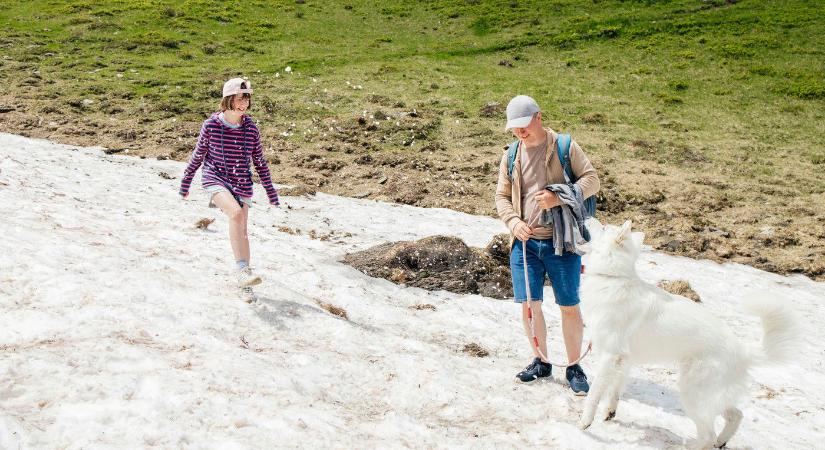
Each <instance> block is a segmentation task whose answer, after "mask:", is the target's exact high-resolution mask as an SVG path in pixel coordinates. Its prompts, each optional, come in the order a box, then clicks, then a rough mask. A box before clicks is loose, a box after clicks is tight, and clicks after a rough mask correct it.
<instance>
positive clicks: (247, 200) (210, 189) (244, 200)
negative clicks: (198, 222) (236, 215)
mask: <svg viewBox="0 0 825 450" xmlns="http://www.w3.org/2000/svg"><path fill="white" fill-rule="evenodd" d="M203 189H204V190H205V191H206V192H207V193H208V194H209V207H210V208H217V206H216V205H215V204H214V203H212V197H214V196H215V194H217V193H218V192H226V193H228V194H229V195H231V196H233V197H235V200H237V201H238V206H241V207H243V205H246V206H248V207H250V208H251V207H252V197H240V196H237V195H235V194H233V193H232V192H230V191H229V189H227V188H225V187H223V186H206V187H205V188H203Z"/></svg>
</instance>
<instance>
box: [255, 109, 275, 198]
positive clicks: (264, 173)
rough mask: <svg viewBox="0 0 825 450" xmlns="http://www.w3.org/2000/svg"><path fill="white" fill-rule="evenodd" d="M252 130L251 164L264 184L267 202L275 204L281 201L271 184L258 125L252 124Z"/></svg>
mask: <svg viewBox="0 0 825 450" xmlns="http://www.w3.org/2000/svg"><path fill="white" fill-rule="evenodd" d="M252 130H253V139H254V142H253V143H252V145H253V147H252V164H254V165H255V171H256V172H258V177H260V178H261V184H263V185H264V189H265V190H266V196H267V197H269V203H270V204H271V205H276V206H277V205H280V204H281V202H280V201H279V199H278V190H277V189H275V186H273V185H272V176H271V175H270V174H269V164H267V162H266V158H264V148H263V145H262V144H261V133H260V132H259V131H258V127H255V126H254V125H253V127H252Z"/></svg>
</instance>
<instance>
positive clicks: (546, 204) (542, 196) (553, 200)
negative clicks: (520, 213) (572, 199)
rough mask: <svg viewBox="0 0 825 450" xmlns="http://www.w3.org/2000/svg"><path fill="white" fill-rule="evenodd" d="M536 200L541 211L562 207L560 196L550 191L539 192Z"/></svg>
mask: <svg viewBox="0 0 825 450" xmlns="http://www.w3.org/2000/svg"><path fill="white" fill-rule="evenodd" d="M535 199H536V204H537V205H539V207H540V208H541V209H550V208H553V207H556V206H559V205H561V200H559V196H558V195H556V193H555V192H550V191H548V190H541V191H539V192H537V193H536V197H535Z"/></svg>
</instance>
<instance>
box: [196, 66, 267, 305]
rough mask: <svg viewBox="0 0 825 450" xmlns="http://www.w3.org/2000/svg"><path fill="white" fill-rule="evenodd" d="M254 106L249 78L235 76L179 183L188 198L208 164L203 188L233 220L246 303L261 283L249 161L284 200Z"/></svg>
mask: <svg viewBox="0 0 825 450" xmlns="http://www.w3.org/2000/svg"><path fill="white" fill-rule="evenodd" d="M251 106H252V86H251V84H250V83H249V81H247V80H244V79H243V78H233V79H231V80H229V81H227V82H226V83H224V85H223V99H222V100H221V110H220V112H216V113H214V114H212V116H210V117H209V118H208V119H206V120H205V121H204V122H203V126H202V127H201V131H200V136H198V144H197V146H196V147H195V151H194V153H192V158H191V159H190V161H189V165H188V166H187V167H186V171H185V172H184V174H183V180H182V181H181V185H180V195H181V196H182V197H183V198H187V197H188V196H189V186H190V184H191V183H192V178H193V177H194V176H195V171H197V170H198V167H200V166H201V164H203V171H202V179H203V188H204V189H205V190H206V192H207V193H208V194H209V197H210V201H209V206H210V207H213V206H217V207H218V208H220V209H221V211H223V213H224V214H226V216H227V217H228V218H229V242H230V243H231V244H232V253H233V254H234V256H235V261H236V263H237V266H238V287H239V288H240V289H241V296H242V298H243V299H244V300H246V301H247V302H251V301H253V300H255V293H254V292H253V291H252V286H254V285H256V284H260V283H261V281H262V280H261V277H260V276H258V275H256V274H255V273H254V272H252V268H251V267H250V266H249V237H248V236H247V233H246V223H247V219H248V217H249V208H250V207H251V206H252V171H251V170H250V168H249V162H250V160H251V161H252V164H254V166H255V171H256V172H258V176H259V177H260V178H261V184H263V185H264V189H265V190H266V195H267V197H269V203H270V204H271V205H275V206H278V205H279V204H280V203H279V201H278V191H277V190H276V189H275V188H274V187H273V186H272V179H271V178H270V175H269V166H268V165H267V163H266V159H264V155H263V147H262V146H261V138H260V134H259V133H258V127H256V126H255V124H254V123H253V122H252V118H251V117H249V116H248V115H246V111H247V110H249V108H250V107H251Z"/></svg>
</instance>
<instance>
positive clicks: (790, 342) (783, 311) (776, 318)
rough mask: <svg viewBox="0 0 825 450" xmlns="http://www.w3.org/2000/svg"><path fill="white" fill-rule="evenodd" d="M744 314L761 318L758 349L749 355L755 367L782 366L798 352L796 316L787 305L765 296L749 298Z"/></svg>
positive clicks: (797, 321)
mask: <svg viewBox="0 0 825 450" xmlns="http://www.w3.org/2000/svg"><path fill="white" fill-rule="evenodd" d="M744 307H745V311H746V312H748V313H750V314H753V315H755V316H759V317H761V318H762V329H763V330H764V335H763V337H762V349H761V351H758V352H756V353H755V354H754V355H753V362H754V363H755V364H757V365H771V364H781V363H786V362H789V361H790V360H791V357H792V355H793V352H794V350H798V348H799V347H798V345H799V338H800V329H799V326H800V325H799V324H800V322H799V319H798V317H797V315H796V313H795V312H794V311H793V310H791V309H790V308H788V306H787V304H783V303H781V302H779V301H777V299H776V298H774V297H769V296H767V295H765V294H753V295H751V296H749V297H748V298H747V299H746V300H745V302H744Z"/></svg>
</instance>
